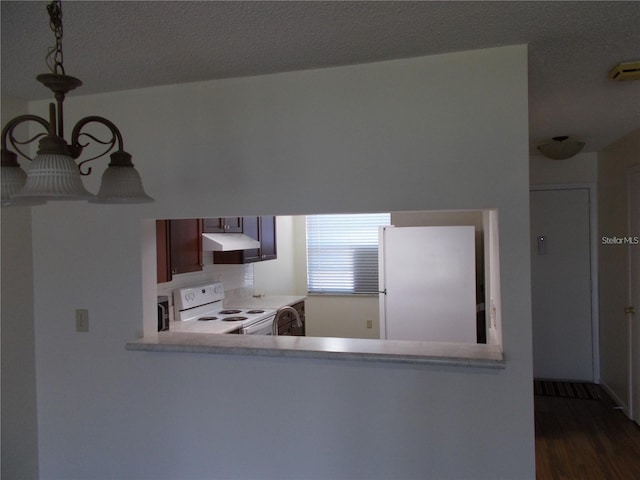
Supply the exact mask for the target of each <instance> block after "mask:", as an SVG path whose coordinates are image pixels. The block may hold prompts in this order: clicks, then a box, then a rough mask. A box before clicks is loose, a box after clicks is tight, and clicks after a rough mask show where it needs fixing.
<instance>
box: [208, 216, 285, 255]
mask: <svg viewBox="0 0 640 480" xmlns="http://www.w3.org/2000/svg"><path fill="white" fill-rule="evenodd" d="M241 223H242V233H244V234H245V235H247V236H248V237H251V238H253V239H255V240H258V241H259V242H260V248H250V249H248V250H233V251H229V252H213V263H222V264H243V263H254V262H261V261H264V260H274V259H276V258H277V251H276V217H275V216H273V215H263V216H260V217H242V219H241Z"/></svg>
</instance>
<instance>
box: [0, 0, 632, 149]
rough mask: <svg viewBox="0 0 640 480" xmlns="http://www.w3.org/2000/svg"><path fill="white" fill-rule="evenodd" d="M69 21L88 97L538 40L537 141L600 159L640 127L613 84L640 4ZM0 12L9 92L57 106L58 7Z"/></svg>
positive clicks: (92, 16)
mask: <svg viewBox="0 0 640 480" xmlns="http://www.w3.org/2000/svg"><path fill="white" fill-rule="evenodd" d="M63 13H64V40H63V45H64V53H65V59H64V63H65V69H66V72H67V73H68V74H69V75H73V76H76V77H78V78H80V79H82V81H83V82H84V85H83V86H82V88H81V90H80V91H78V92H77V93H76V92H74V93H75V94H88V93H96V92H106V91H115V90H123V89H130V88H141V87H148V86H152V85H162V84H172V83H183V82H193V81H198V80H207V79H215V78H225V77H238V76H246V75H259V74H264V73H272V72H282V71H290V70H300V69H308V68H317V67H326V66H333V65H348V64H355V63H366V62H372V61H379V60H388V59H393V58H402V57H412V56H420V55H430V54H436V53H446V52H453V51H459V50H472V49H478V48H488V47H496V46H500V45H512V44H519V43H527V44H528V45H529V92H530V115H529V116H530V137H531V144H532V145H535V144H537V143H540V141H542V140H546V139H548V138H549V137H552V136H556V135H570V136H574V137H577V138H579V139H581V140H584V141H585V142H586V143H587V145H586V147H585V151H597V150H600V149H601V148H603V147H604V146H606V145H607V144H609V143H610V142H611V141H613V140H616V139H617V138H619V137H621V136H622V135H625V134H626V133H628V132H630V131H632V130H633V129H635V128H639V127H640V82H638V81H636V82H613V81H611V80H609V79H608V78H607V73H608V71H609V70H610V69H611V67H613V66H614V65H616V64H617V63H620V62H628V61H633V60H640V2H637V1H634V2H592V1H587V2H515V1H514V2H482V1H473V2H460V1H448V2H432V1H424V2H360V1H358V2H349V1H341V2H340V1H337V2H321V1H300V2H280V1H277V2H267V1H261V2H242V1H233V2H214V1H201V2H193V1H180V2H174V1H144V2H136V1H130V2H129V1H128V2H105V1H91V2H88V1H73V2H72V1H68V2H63ZM0 15H1V20H2V31H1V33H2V37H1V39H2V44H1V46H2V52H1V53H2V56H1V61H2V64H1V67H2V77H1V78H2V93H3V95H4V94H7V95H12V96H16V97H21V98H25V99H41V98H48V97H49V96H50V94H49V92H48V90H46V89H45V88H44V87H43V86H41V85H40V84H39V83H37V82H36V81H35V76H36V74H39V73H45V72H46V66H45V62H44V57H45V55H46V52H47V48H48V47H50V46H51V45H53V34H52V33H51V31H50V30H49V28H48V16H47V13H46V3H45V2H40V1H38V2H31V1H29V2H22V1H20V2H17V1H4V0H3V1H2V2H1V3H0ZM460 74H461V75H465V72H464V71H461V72H460ZM74 93H72V94H74Z"/></svg>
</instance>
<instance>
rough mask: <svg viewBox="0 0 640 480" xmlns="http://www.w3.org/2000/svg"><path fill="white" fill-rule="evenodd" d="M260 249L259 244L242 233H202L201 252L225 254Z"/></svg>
mask: <svg viewBox="0 0 640 480" xmlns="http://www.w3.org/2000/svg"><path fill="white" fill-rule="evenodd" d="M250 248H260V242H259V241H258V240H254V239H253V238H251V237H249V236H247V235H245V234H244V233H203V234H202V250H203V251H205V252H227V251H229V250H248V249H250Z"/></svg>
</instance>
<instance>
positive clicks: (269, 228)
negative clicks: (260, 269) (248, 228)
mask: <svg viewBox="0 0 640 480" xmlns="http://www.w3.org/2000/svg"><path fill="white" fill-rule="evenodd" d="M259 219H260V238H259V240H260V258H261V260H274V259H276V258H278V255H277V251H276V217H274V216H273V215H263V216H261V217H259Z"/></svg>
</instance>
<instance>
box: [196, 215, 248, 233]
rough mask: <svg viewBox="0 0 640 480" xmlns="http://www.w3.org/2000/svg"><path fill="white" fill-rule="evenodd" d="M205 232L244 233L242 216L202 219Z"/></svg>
mask: <svg viewBox="0 0 640 480" xmlns="http://www.w3.org/2000/svg"><path fill="white" fill-rule="evenodd" d="M202 231H203V232H204V233H242V217H213V218H204V219H203V220H202Z"/></svg>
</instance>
